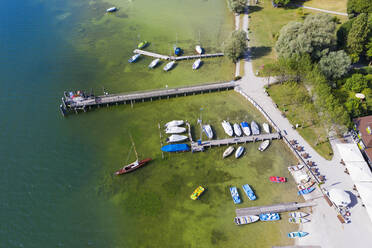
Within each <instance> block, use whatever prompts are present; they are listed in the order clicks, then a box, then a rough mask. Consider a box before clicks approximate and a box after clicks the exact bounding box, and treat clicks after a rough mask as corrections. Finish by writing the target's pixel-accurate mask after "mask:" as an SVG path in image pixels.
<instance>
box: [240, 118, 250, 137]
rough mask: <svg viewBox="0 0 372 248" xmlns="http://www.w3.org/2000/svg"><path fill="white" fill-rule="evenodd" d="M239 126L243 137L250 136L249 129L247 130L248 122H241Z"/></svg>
mask: <svg viewBox="0 0 372 248" xmlns="http://www.w3.org/2000/svg"><path fill="white" fill-rule="evenodd" d="M240 126H241V127H242V129H243V133H244V134H245V135H247V136H249V135H251V129H250V128H249V124H248V122H245V121H243V122H241V123H240Z"/></svg>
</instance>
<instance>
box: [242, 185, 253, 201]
mask: <svg viewBox="0 0 372 248" xmlns="http://www.w3.org/2000/svg"><path fill="white" fill-rule="evenodd" d="M242 188H243V190H244V192H245V194H246V195H247V196H248V198H249V200H251V201H254V200H256V195H255V194H254V192H253V190H252V188H251V187H250V186H249V184H244V185H243V186H242Z"/></svg>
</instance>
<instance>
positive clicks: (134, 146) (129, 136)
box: [129, 135, 138, 160]
mask: <svg viewBox="0 0 372 248" xmlns="http://www.w3.org/2000/svg"><path fill="white" fill-rule="evenodd" d="M129 137H130V140H131V141H132V146H133V148H134V152H135V153H136V158H137V160H138V153H137V150H136V146H135V145H134V141H133V138H132V135H129Z"/></svg>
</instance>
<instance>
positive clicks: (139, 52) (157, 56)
mask: <svg viewBox="0 0 372 248" xmlns="http://www.w3.org/2000/svg"><path fill="white" fill-rule="evenodd" d="M133 53H138V54H141V55H144V56H149V57H154V58H158V59H164V60H175V61H178V60H187V59H202V58H213V57H221V56H223V55H224V54H223V53H211V54H195V55H188V56H167V55H162V54H158V53H153V52H148V51H144V50H140V49H135V50H134V51H133Z"/></svg>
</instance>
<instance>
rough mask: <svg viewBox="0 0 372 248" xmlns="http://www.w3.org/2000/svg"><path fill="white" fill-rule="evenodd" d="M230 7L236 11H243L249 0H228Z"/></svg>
mask: <svg viewBox="0 0 372 248" xmlns="http://www.w3.org/2000/svg"><path fill="white" fill-rule="evenodd" d="M227 2H228V5H229V8H230V10H231V11H232V12H234V13H243V12H244V10H245V7H246V5H247V0H227Z"/></svg>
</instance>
